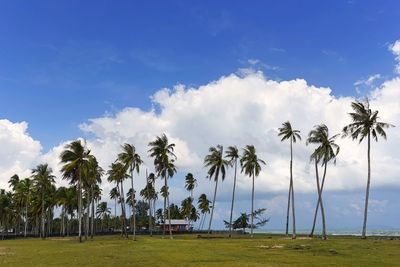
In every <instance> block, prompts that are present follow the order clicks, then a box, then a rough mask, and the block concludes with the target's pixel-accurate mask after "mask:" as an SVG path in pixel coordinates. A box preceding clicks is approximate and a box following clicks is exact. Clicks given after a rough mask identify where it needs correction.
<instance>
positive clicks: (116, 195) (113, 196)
mask: <svg viewBox="0 0 400 267" xmlns="http://www.w3.org/2000/svg"><path fill="white" fill-rule="evenodd" d="M119 198H120V196H119V190H118V186H116V187H113V188H112V189H111V190H110V199H114V220H115V225H114V229H116V228H117V201H118V199H119Z"/></svg>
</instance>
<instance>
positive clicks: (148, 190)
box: [140, 178, 155, 236]
mask: <svg viewBox="0 0 400 267" xmlns="http://www.w3.org/2000/svg"><path fill="white" fill-rule="evenodd" d="M154 194H155V190H154V188H153V184H152V183H151V181H150V180H149V179H148V178H147V184H146V186H145V187H144V188H143V189H142V190H141V191H140V196H141V197H142V198H143V200H146V201H147V204H148V205H149V233H150V236H153V230H152V228H151V201H152V200H153V198H154Z"/></svg>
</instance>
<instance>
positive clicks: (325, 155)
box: [307, 124, 340, 239]
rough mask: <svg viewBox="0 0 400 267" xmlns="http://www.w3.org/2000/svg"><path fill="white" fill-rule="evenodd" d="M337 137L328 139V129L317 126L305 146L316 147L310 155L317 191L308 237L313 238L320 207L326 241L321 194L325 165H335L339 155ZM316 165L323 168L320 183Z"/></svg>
mask: <svg viewBox="0 0 400 267" xmlns="http://www.w3.org/2000/svg"><path fill="white" fill-rule="evenodd" d="M337 137H338V135H334V136H332V137H329V129H328V127H327V126H326V125H325V124H321V125H317V126H315V127H314V129H313V130H311V131H310V133H309V134H308V139H307V144H315V145H318V147H317V148H316V149H315V151H314V153H313V154H312V155H311V160H314V163H315V165H316V166H315V168H316V169H315V174H316V181H317V191H318V201H317V206H316V208H315V212H314V220H313V227H312V230H311V233H310V236H313V234H314V229H315V223H316V218H317V214H318V209H319V206H321V214H322V238H323V239H326V223H325V211H324V208H323V203H322V192H323V189H324V184H325V178H326V172H327V165H328V163H329V162H330V161H332V160H333V162H334V163H336V156H337V155H338V153H339V150H340V148H339V146H338V145H337V144H336V143H335V139H336V138H337ZM318 163H321V165H322V167H324V173H323V177H322V183H321V184H320V182H319V175H318Z"/></svg>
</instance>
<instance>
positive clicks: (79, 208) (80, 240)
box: [78, 174, 82, 242]
mask: <svg viewBox="0 0 400 267" xmlns="http://www.w3.org/2000/svg"><path fill="white" fill-rule="evenodd" d="M78 194H79V195H78V236H79V242H82V185H81V175H80V174H79V177H78Z"/></svg>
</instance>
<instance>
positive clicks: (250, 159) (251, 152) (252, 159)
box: [240, 145, 265, 237]
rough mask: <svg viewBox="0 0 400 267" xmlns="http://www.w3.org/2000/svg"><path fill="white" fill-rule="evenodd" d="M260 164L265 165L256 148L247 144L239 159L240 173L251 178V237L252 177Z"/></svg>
mask: <svg viewBox="0 0 400 267" xmlns="http://www.w3.org/2000/svg"><path fill="white" fill-rule="evenodd" d="M261 164H263V165H265V162H264V161H263V160H262V159H259V158H258V157H257V153H256V149H255V147H254V146H252V145H247V146H246V147H245V148H244V149H243V156H242V158H241V160H240V165H241V166H242V173H243V172H244V174H245V175H248V176H249V177H251V178H252V187H251V188H252V189H251V237H253V225H254V224H253V220H254V178H255V177H256V176H258V175H259V174H260V171H261Z"/></svg>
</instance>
